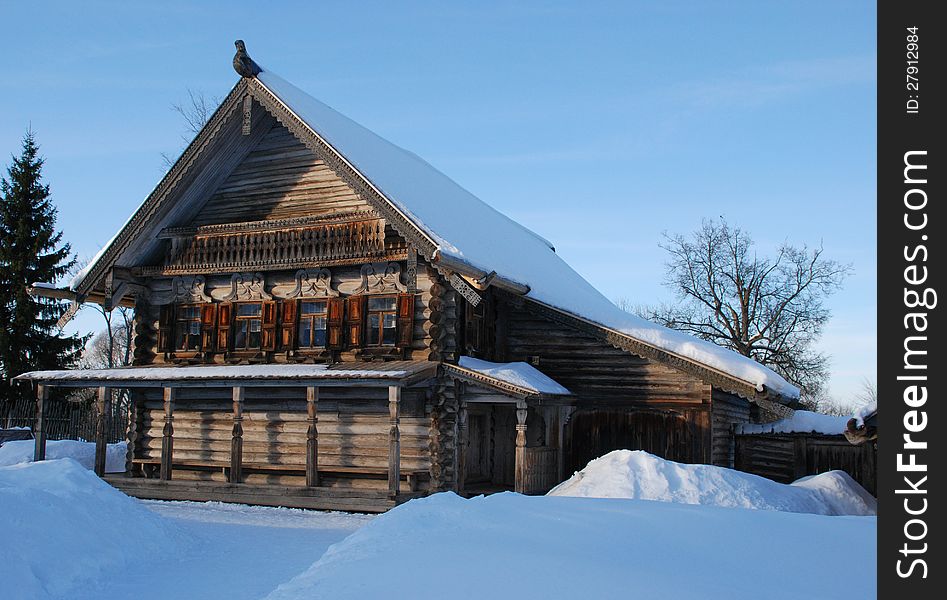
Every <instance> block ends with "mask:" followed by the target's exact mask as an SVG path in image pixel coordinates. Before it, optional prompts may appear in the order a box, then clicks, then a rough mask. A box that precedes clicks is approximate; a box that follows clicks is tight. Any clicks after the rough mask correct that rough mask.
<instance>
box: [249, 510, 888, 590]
mask: <svg viewBox="0 0 947 600" xmlns="http://www.w3.org/2000/svg"><path fill="white" fill-rule="evenodd" d="M875 530H876V519H874V518H872V517H841V518H840V517H825V516H818V515H807V514H793V513H785V512H774V511H762V510H759V511H753V510H731V509H722V508H717V507H713V506H685V505H680V504H664V503H660V502H642V501H636V500H614V499H598V498H556V497H549V496H545V497H543V496H540V497H530V496H522V495H519V494H513V493H509V492H507V493H503V494H495V495H492V496H487V497H483V496H481V497H478V498H473V499H470V500H464V499H462V498H460V497H459V496H456V495H454V494H452V493H449V492H447V493H442V494H435V495H433V496H430V497H428V498H423V499H419V500H412V501H410V502H407V503H406V504H403V505H401V506H399V507H397V508H395V509H393V510H391V511H389V512H388V513H385V514H383V515H381V516H379V517H377V518H376V519H375V520H373V521H372V522H371V523H369V524H368V525H366V526H365V527H363V528H362V529H360V530H359V531H357V532H355V533H354V534H352V535H351V536H349V537H348V538H346V539H345V540H344V541H342V542H340V543H338V544H336V545H334V546H332V547H331V548H330V549H329V551H328V552H326V553H325V554H324V555H323V556H322V558H321V559H319V560H318V561H317V562H316V563H314V564H313V565H312V567H310V568H309V569H308V570H307V571H305V572H303V573H302V574H300V575H298V576H297V577H295V578H294V579H292V580H290V581H288V582H286V583H284V584H282V585H281V586H279V587H278V588H277V589H276V590H274V591H273V592H272V593H271V594H270V595H269V596H268V597H267V600H301V599H303V598H305V599H307V600H310V599H313V600H315V599H322V598H325V599H329V598H331V599H333V600H344V599H348V598H358V599H364V598H388V597H391V596H392V595H394V596H404V597H410V598H414V599H420V600H423V599H427V598H431V599H438V600H439V599H441V598H445V597H449V598H451V599H452V600H462V599H466V598H478V599H479V598H490V597H500V598H550V599H556V598H673V599H674V600H688V599H700V600H708V599H717V598H719V599H727V600H743V599H752V600H757V599H759V598H764V597H765V598H767V599H768V600H781V599H793V600H795V599H798V598H807V599H811V600H817V599H827V598H841V597H851V598H873V597H875V595H876V590H875V576H874V573H873V571H874V569H875V551H876V549H875ZM432 557H438V558H432ZM431 560H437V568H436V577H435V578H434V579H432V577H431ZM681 565H686V569H684V570H683V571H682V569H681ZM369 573H370V574H371V575H370V576H366V574H369ZM850 573H858V574H859V575H858V576H857V577H851V576H849V574H850ZM457 582H461V583H460V584H459V585H458V584H457ZM392 585H395V587H394V588H393V587H392ZM393 590H394V593H393Z"/></svg>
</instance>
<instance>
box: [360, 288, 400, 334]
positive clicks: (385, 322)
mask: <svg viewBox="0 0 947 600" xmlns="http://www.w3.org/2000/svg"><path fill="white" fill-rule="evenodd" d="M366 304H367V306H368V310H367V313H368V317H367V319H366V321H367V324H368V331H367V332H366V333H367V335H366V340H365V343H366V345H368V346H394V345H395V343H396V342H397V339H398V335H397V333H398V313H397V305H398V299H397V298H396V297H394V296H370V297H369V298H368V301H367V303H366Z"/></svg>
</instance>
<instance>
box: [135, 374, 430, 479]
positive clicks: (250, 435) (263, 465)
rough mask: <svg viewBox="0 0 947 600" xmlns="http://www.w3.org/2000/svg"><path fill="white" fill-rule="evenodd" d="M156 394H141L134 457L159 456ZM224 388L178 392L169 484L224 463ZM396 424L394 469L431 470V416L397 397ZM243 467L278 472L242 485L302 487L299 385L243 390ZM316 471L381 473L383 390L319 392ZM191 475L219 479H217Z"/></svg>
mask: <svg viewBox="0 0 947 600" xmlns="http://www.w3.org/2000/svg"><path fill="white" fill-rule="evenodd" d="M159 394H160V390H145V391H144V392H143V393H142V396H143V400H144V401H143V403H142V415H141V425H140V430H139V433H138V437H137V440H136V450H135V458H136V459H137V460H140V461H142V460H143V461H149V460H156V459H160V456H161V433H162V427H163V424H164V414H163V408H162V406H161V402H160V396H159ZM230 395H231V394H230V390H229V389H226V388H223V389H213V388H196V389H190V388H188V389H184V388H182V389H179V390H178V391H177V394H176V397H175V410H174V463H175V468H174V479H176V480H177V479H182V478H183V479H187V478H188V477H189V475H188V474H186V473H184V472H183V468H182V466H181V465H183V466H184V467H186V466H187V465H188V464H190V465H191V466H196V467H212V466H219V467H220V468H221V469H222V468H223V467H225V466H227V465H229V464H230V458H231V454H230V453H231V441H232V429H233V413H232V411H231V403H230V402H229V399H230ZM402 409H403V412H402V415H401V421H400V431H401V452H400V456H401V465H402V469H403V470H404V471H405V472H419V471H420V472H427V471H429V470H430V454H429V450H428V432H429V427H430V418H429V417H428V416H426V415H425V412H424V402H423V399H422V398H420V396H419V395H418V394H417V393H416V392H414V391H410V390H406V391H405V394H404V400H403V406H402ZM242 417H243V418H242V430H243V434H242V440H243V442H242V448H243V461H242V463H243V469H244V470H245V471H252V470H264V469H267V468H270V469H272V470H274V471H279V473H276V474H270V475H266V476H264V477H254V476H253V475H252V474H247V475H246V476H245V478H244V481H246V482H248V483H249V482H253V481H256V480H260V479H265V480H266V481H270V482H272V481H274V480H281V481H285V482H292V483H293V484H296V485H305V477H304V475H305V469H306V448H307V441H308V426H309V423H308V415H307V411H306V396H305V389H303V388H299V389H296V388H272V389H271V388H252V387H251V388H246V389H245V399H244V401H243V414H242ZM318 419H319V465H320V468H323V469H326V470H331V469H333V468H349V467H351V468H354V469H353V470H355V471H357V470H359V469H363V470H366V471H367V470H370V471H372V472H373V473H377V474H384V473H387V471H388V450H389V427H390V424H389V416H388V400H387V390H386V389H385V388H351V389H349V388H321V389H320V394H319V412H318ZM215 475H219V476H217V477H214V476H212V475H204V476H199V475H195V474H193V473H192V474H191V475H190V476H191V477H197V478H204V479H212V480H213V479H215V478H216V479H217V480H220V481H224V478H223V477H222V475H220V474H215Z"/></svg>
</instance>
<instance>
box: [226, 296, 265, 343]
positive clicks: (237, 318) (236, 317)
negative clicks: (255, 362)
mask: <svg viewBox="0 0 947 600" xmlns="http://www.w3.org/2000/svg"><path fill="white" fill-rule="evenodd" d="M251 305H254V306H258V307H259V309H260V312H259V313H258V314H256V315H241V314H240V308H241V307H242V306H251ZM243 321H247V322H248V323H249V324H248V325H247V343H246V344H245V345H244V346H242V347H241V346H238V345H237V336H238V335H240V324H241V323H242V322H243ZM253 321H256V322H257V323H259V329H258V330H257V331H255V332H253V331H251V329H250V328H251V327H252V322H253ZM251 333H256V334H257V339H258V340H259V341H258V344H257V345H256V346H250V345H249V343H250V334H251ZM230 350H231V352H233V353H234V354H257V353H260V352H263V301H262V300H251V301H244V302H234V303H233V312H232V316H231V323H230Z"/></svg>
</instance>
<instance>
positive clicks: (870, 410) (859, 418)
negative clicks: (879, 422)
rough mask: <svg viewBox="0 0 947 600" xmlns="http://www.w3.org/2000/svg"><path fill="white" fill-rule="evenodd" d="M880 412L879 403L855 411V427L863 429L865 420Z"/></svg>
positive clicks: (869, 404)
mask: <svg viewBox="0 0 947 600" xmlns="http://www.w3.org/2000/svg"><path fill="white" fill-rule="evenodd" d="M876 412H878V401H877V400H876V401H875V402H870V403H868V404H866V405H865V406H862V407H861V408H859V409H858V410H856V411H855V414H854V415H852V416H853V417H854V418H855V425H856V426H858V427H861V426H862V425H864V424H865V419H867V418H868V417H870V416H871V415H872V414H874V413H876Z"/></svg>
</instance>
